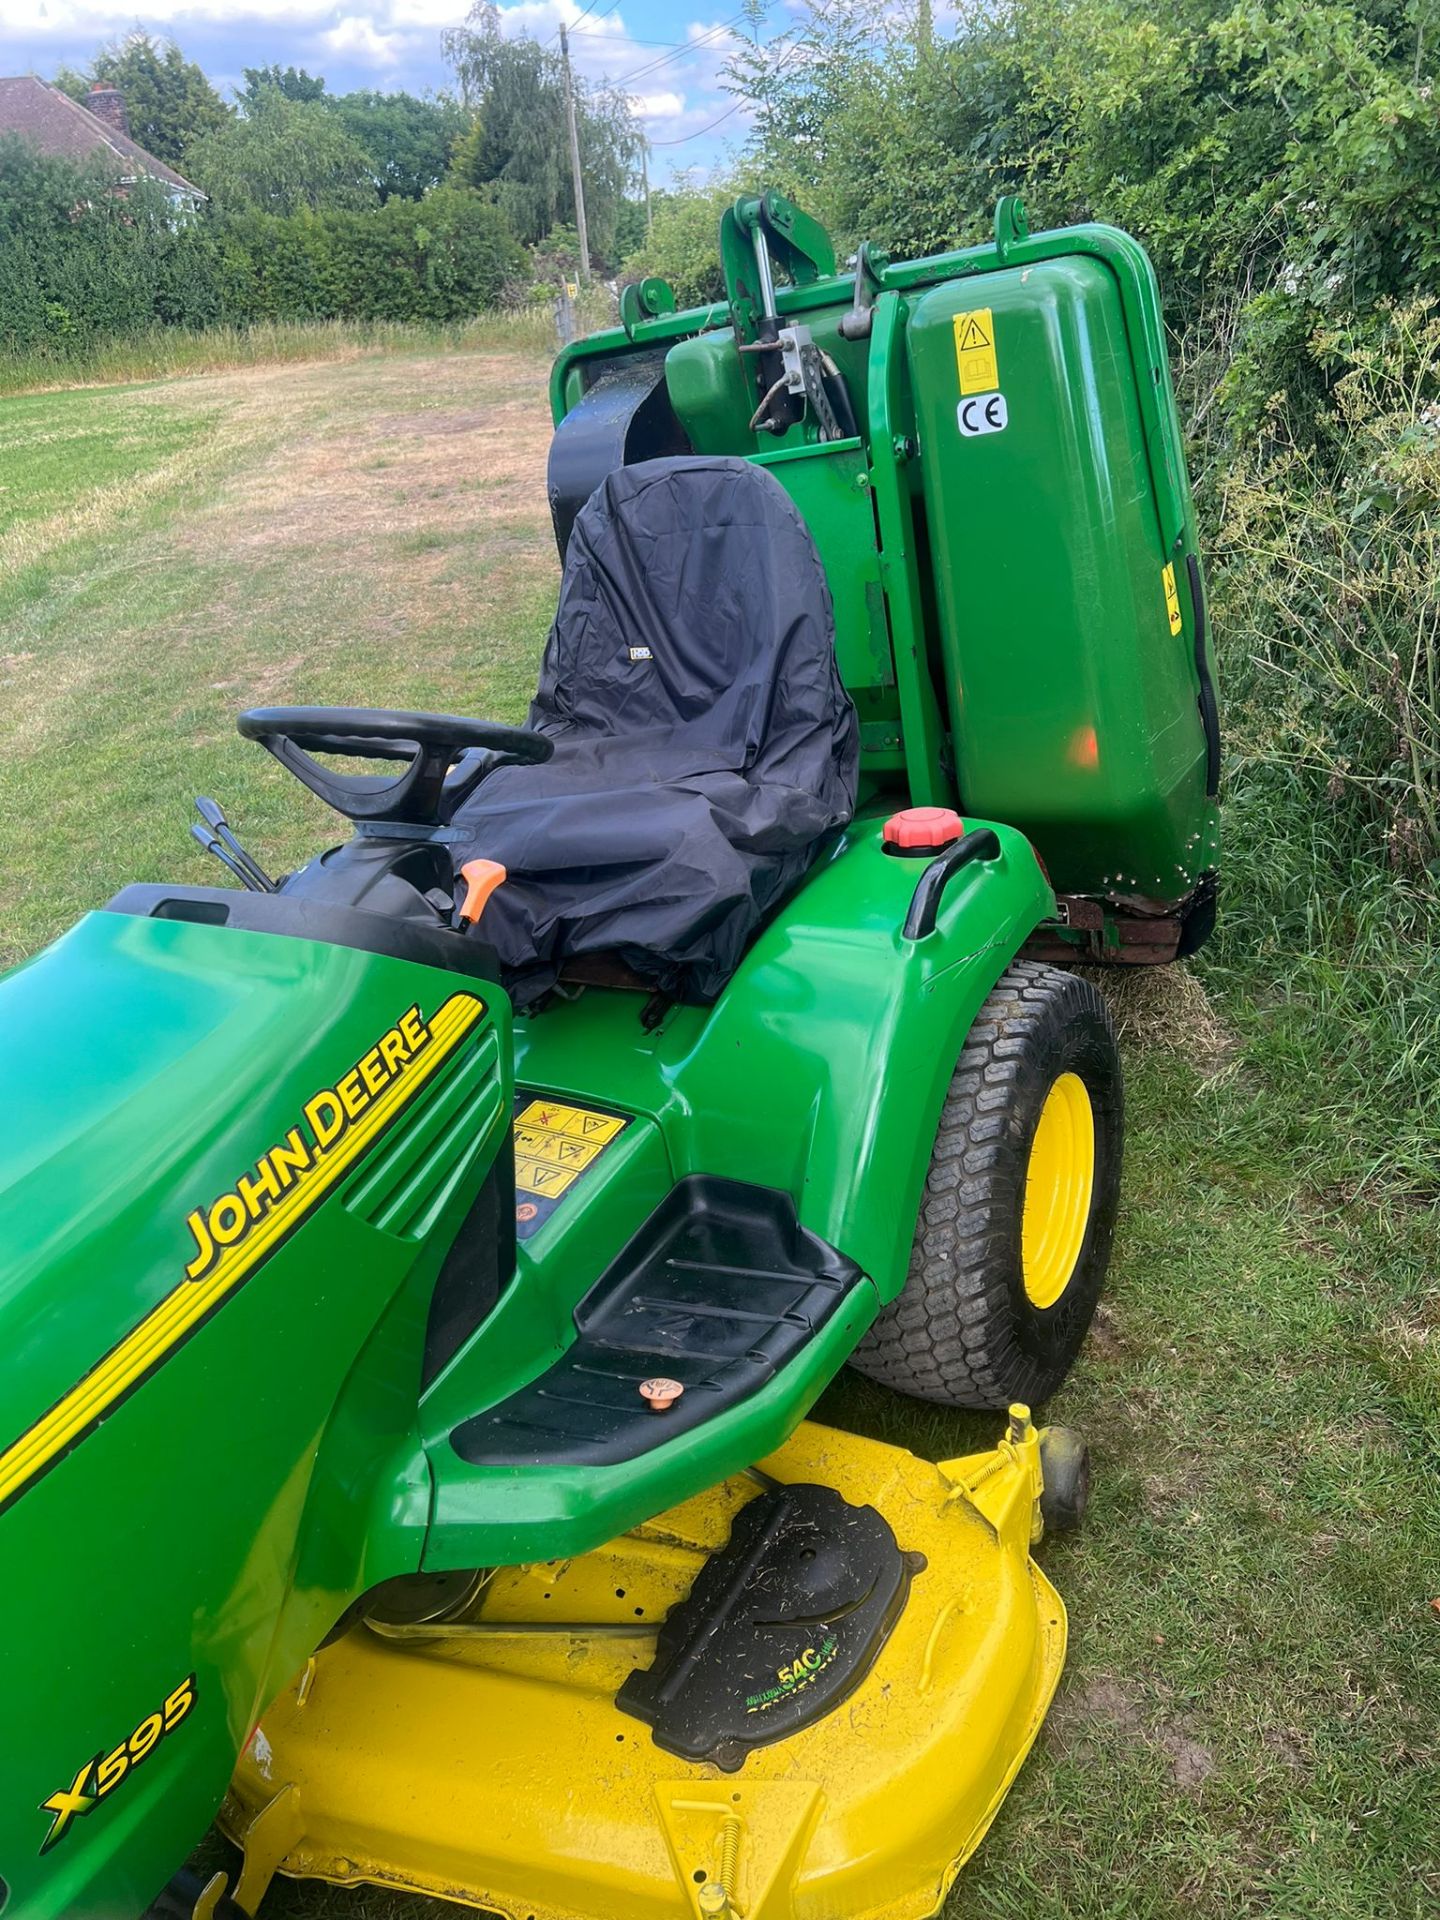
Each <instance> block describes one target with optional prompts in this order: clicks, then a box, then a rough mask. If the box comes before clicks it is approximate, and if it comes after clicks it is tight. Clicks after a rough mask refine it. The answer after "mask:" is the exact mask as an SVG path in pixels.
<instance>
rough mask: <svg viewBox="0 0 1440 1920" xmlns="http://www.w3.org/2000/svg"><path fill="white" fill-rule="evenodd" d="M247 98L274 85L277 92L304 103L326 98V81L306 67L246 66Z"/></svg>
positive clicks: (253, 97)
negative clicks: (308, 71) (308, 70)
mask: <svg viewBox="0 0 1440 1920" xmlns="http://www.w3.org/2000/svg"><path fill="white" fill-rule="evenodd" d="M244 73H245V98H246V99H247V100H253V99H255V98H256V96H257V95H258V94H261V93H263V92H264V91H265V89H266V88H267V87H273V88H274V89H275V90H276V92H277V93H283V94H284V96H285V98H286V99H287V100H298V101H300V102H302V103H304V102H306V101H311V100H321V99H324V98H325V82H324V81H323V80H322V79H321V78H320V76H319V75H318V74H311V73H307V72H306V71H305V69H304V67H277V66H274V65H273V64H272V65H271V66H268V67H246V68H245V69H244Z"/></svg>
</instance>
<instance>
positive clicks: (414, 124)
mask: <svg viewBox="0 0 1440 1920" xmlns="http://www.w3.org/2000/svg"><path fill="white" fill-rule="evenodd" d="M326 103H327V105H328V106H329V108H330V111H331V112H332V113H333V114H334V115H335V117H336V119H337V120H338V121H339V122H340V124H341V125H342V126H343V127H344V128H345V130H346V132H347V133H349V134H351V135H352V136H353V137H354V138H355V139H356V140H358V141H359V143H360V145H361V146H362V147H364V149H365V151H366V152H367V153H368V154H369V156H370V162H371V168H372V171H373V175H374V179H375V186H376V189H377V191H378V192H379V195H380V198H381V199H382V200H390V199H399V200H418V199H420V198H421V196H422V195H423V194H426V193H428V192H429V190H430V188H431V187H435V186H438V185H439V184H440V182H441V181H442V180H443V179H444V178H445V175H446V172H447V171H448V169H449V166H450V152H451V149H452V147H453V146H454V145H455V142H456V141H457V140H458V139H459V138H460V137H461V135H462V134H463V133H464V132H465V130H466V128H467V126H468V125H469V115H468V114H467V113H466V112H465V110H464V108H463V107H462V106H461V105H460V103H459V102H458V101H457V100H452V99H451V98H450V96H449V95H448V94H439V95H437V96H435V97H433V98H429V99H419V98H417V97H416V95H414V94H413V93H366V92H359V93H342V94H329V95H327V96H326Z"/></svg>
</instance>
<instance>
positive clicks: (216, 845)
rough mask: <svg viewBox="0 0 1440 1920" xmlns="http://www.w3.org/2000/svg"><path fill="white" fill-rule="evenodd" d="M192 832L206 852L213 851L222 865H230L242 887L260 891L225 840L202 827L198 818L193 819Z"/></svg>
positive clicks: (253, 891)
mask: <svg viewBox="0 0 1440 1920" xmlns="http://www.w3.org/2000/svg"><path fill="white" fill-rule="evenodd" d="M190 832H191V834H192V835H193V836H194V838H195V839H196V840H197V841H198V842H199V844H200V845H201V846H202V847H203V848H204V849H205V851H206V853H213V854H214V856H215V858H216V859H217V860H218V861H219V862H220V864H221V866H222V867H228V868H229V869H230V871H231V873H233V874H234V876H235V878H236V879H237V880H238V881H239V882H240V884H241V886H242V887H245V888H247V889H248V890H249V891H250V892H251V893H258V892H260V888H258V887H257V886H256V885H255V883H254V882H253V881H252V880H251V878H250V876H249V874H248V873H247V872H246V871H245V869H244V867H242V866H241V864H240V862H239V861H238V860H237V859H236V858H235V856H234V854H233V853H231V851H230V849H229V848H228V847H227V846H226V845H225V842H224V841H223V840H220V839H218V838H217V837H216V835H214V834H213V833H211V831H210V829H209V828H208V827H202V826H201V824H200V822H199V821H198V820H192V821H191V823H190Z"/></svg>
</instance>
